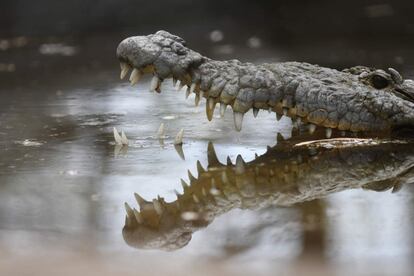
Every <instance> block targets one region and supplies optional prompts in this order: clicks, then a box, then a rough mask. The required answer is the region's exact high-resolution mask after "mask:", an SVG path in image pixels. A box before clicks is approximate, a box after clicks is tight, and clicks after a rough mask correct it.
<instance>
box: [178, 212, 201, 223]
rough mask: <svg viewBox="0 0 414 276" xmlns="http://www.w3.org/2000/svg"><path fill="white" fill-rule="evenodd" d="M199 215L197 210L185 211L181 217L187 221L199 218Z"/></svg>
mask: <svg viewBox="0 0 414 276" xmlns="http://www.w3.org/2000/svg"><path fill="white" fill-rule="evenodd" d="M199 217H200V216H199V215H198V213H196V212H184V213H182V214H181V218H182V219H183V220H186V221H191V220H198V219H199Z"/></svg>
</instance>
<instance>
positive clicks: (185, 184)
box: [181, 179, 188, 191]
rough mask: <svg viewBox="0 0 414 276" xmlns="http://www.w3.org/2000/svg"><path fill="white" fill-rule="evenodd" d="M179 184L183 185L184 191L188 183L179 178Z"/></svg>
mask: <svg viewBox="0 0 414 276" xmlns="http://www.w3.org/2000/svg"><path fill="white" fill-rule="evenodd" d="M181 186H183V190H184V191H185V190H187V189H188V184H187V182H185V181H184V180H183V179H181Z"/></svg>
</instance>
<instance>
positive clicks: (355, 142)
mask: <svg viewBox="0 0 414 276" xmlns="http://www.w3.org/2000/svg"><path fill="white" fill-rule="evenodd" d="M207 154H208V163H209V164H208V167H207V169H204V168H203V167H202V166H201V164H200V163H199V162H197V171H198V176H197V178H196V177H194V176H193V175H192V174H191V173H190V172H189V174H188V178H189V180H190V185H188V184H186V183H185V182H184V181H183V180H182V184H183V193H182V194H180V193H178V192H177V200H175V201H172V202H165V201H164V200H163V199H162V198H160V197H158V198H156V199H153V200H152V201H147V200H145V199H143V198H142V197H141V196H139V195H138V194H135V197H136V200H137V202H138V205H139V211H138V210H137V209H135V208H134V209H133V208H131V207H130V206H129V205H128V204H127V203H126V204H125V207H126V212H127V216H126V218H125V226H124V228H123V230H122V234H123V237H124V240H125V241H126V242H127V244H129V245H130V246H132V247H135V248H140V249H162V250H167V251H171V250H176V249H179V248H182V247H184V246H185V245H187V244H188V242H189V241H190V240H191V236H192V234H193V233H194V232H195V231H197V230H200V229H202V228H204V227H206V226H207V225H208V224H210V223H211V222H212V221H213V220H214V219H215V218H216V217H218V216H220V215H222V214H224V213H226V212H228V211H230V210H232V209H234V208H241V209H252V210H256V209H263V208H267V207H271V206H291V205H293V204H297V203H302V202H305V201H310V200H313V199H317V198H323V197H325V196H327V195H329V194H331V193H335V192H339V191H343V190H346V189H353V188H365V189H370V190H375V191H385V190H388V189H392V192H396V191H398V190H399V189H400V188H401V186H402V185H404V184H408V183H413V180H414V174H413V170H412V168H413V166H414V148H413V147H412V144H410V143H406V142H402V141H398V140H394V141H379V140H374V139H355V138H338V139H329V140H318V141H313V142H305V143H300V144H295V145H291V146H290V147H286V146H285V145H277V146H275V147H274V148H268V150H267V152H266V153H265V154H263V155H261V156H257V157H256V158H255V159H254V160H252V161H251V162H244V161H243V159H242V158H241V156H240V155H239V156H238V157H237V159H236V163H235V164H232V163H231V161H229V160H230V159H229V158H228V161H227V164H222V163H221V162H220V161H219V160H218V159H217V155H216V153H215V151H214V148H213V146H212V144H211V143H210V144H209V146H208V149H207Z"/></svg>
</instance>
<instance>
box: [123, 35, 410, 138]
mask: <svg viewBox="0 0 414 276" xmlns="http://www.w3.org/2000/svg"><path fill="white" fill-rule="evenodd" d="M117 57H118V59H119V60H120V62H121V69H122V71H121V78H123V77H125V76H126V74H127V73H128V70H129V69H131V68H134V69H133V71H132V73H131V77H130V80H131V83H132V84H135V83H136V82H138V80H139V78H140V77H141V76H142V74H145V73H151V74H153V76H154V77H153V79H152V81H151V90H153V91H157V92H161V83H162V81H163V80H165V79H167V78H173V79H174V80H177V79H178V80H179V81H180V83H181V85H187V86H188V89H187V93H196V99H195V101H196V104H198V102H199V101H200V98H201V97H205V98H206V99H207V101H206V113H207V117H208V119H209V120H211V119H212V116H213V112H214V108H215V106H216V104H217V103H220V112H221V113H223V111H224V110H225V107H226V106H227V105H231V106H232V108H233V111H234V121H235V127H236V129H237V130H241V127H242V121H243V115H244V114H245V113H246V112H247V111H249V110H250V109H253V112H254V114H255V115H257V112H258V111H259V109H265V110H271V111H274V112H276V113H277V115H278V117H279V116H281V115H286V116H289V117H291V118H299V119H300V120H301V122H303V123H305V124H307V126H308V128H309V131H310V132H313V131H314V130H315V126H321V127H324V128H326V135H327V137H331V135H332V130H333V132H334V135H339V134H341V135H348V134H349V135H350V134H353V133H360V132H364V133H369V134H368V136H374V135H376V134H377V133H386V134H388V133H390V132H393V131H396V130H401V129H402V128H404V129H406V128H409V129H411V128H413V129H414V103H413V102H414V100H413V99H414V81H412V80H404V79H403V78H402V77H401V75H400V74H399V73H398V72H397V71H395V70H394V69H392V68H390V69H388V71H387V72H386V71H383V70H375V69H372V68H367V67H362V66H357V67H353V68H350V69H346V70H344V71H337V70H335V69H329V68H324V67H320V66H318V65H311V64H308V63H299V62H284V63H274V64H262V65H254V64H251V63H242V62H240V61H237V60H230V61H215V60H212V59H209V58H207V57H204V56H202V55H201V54H199V53H197V52H195V51H193V50H191V49H189V48H187V47H186V44H185V41H184V40H183V39H182V38H180V37H178V36H175V35H172V34H170V33H168V32H166V31H159V32H157V33H155V34H152V35H147V36H135V37H129V38H127V39H125V40H123V41H122V42H121V43H120V44H119V46H118V49H117Z"/></svg>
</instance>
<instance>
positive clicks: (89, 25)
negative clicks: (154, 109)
mask: <svg viewBox="0 0 414 276" xmlns="http://www.w3.org/2000/svg"><path fill="white" fill-rule="evenodd" d="M413 6H414V5H413V2H412V1H356V0H348V1H344V0H342V1H339V0H332V1H321V0H319V1H288V0H282V1H240V0H239V1H237V0H210V1H189V0H175V1H166V0H158V1H132V0H119V1H114V0H102V1H91V0H71V1H55V0H38V1H27V0H26V1H22V0H14V1H4V0H3V1H2V3H1V11H0V32H1V35H2V36H14V35H23V34H24V35H35V36H43V35H51V34H53V35H67V34H71V35H91V34H96V33H107V32H124V33H141V32H153V31H156V30H158V29H169V30H171V31H173V32H177V31H181V32H183V33H188V32H196V31H208V30H210V29H211V28H215V29H222V30H224V31H226V32H229V33H231V32H237V36H241V35H248V34H250V33H256V34H258V35H261V36H266V37H267V38H268V40H269V41H272V42H275V43H277V42H280V41H281V40H284V41H293V40H297V39H299V40H302V39H319V38H326V37H329V38H338V37H339V38H343V37H344V36H356V37H359V38H361V39H362V38H364V39H384V38H385V37H387V38H390V39H391V37H395V38H402V37H403V36H412V35H413V34H414V21H413V19H412V17H413V15H412V13H413ZM410 39H412V37H410Z"/></svg>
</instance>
